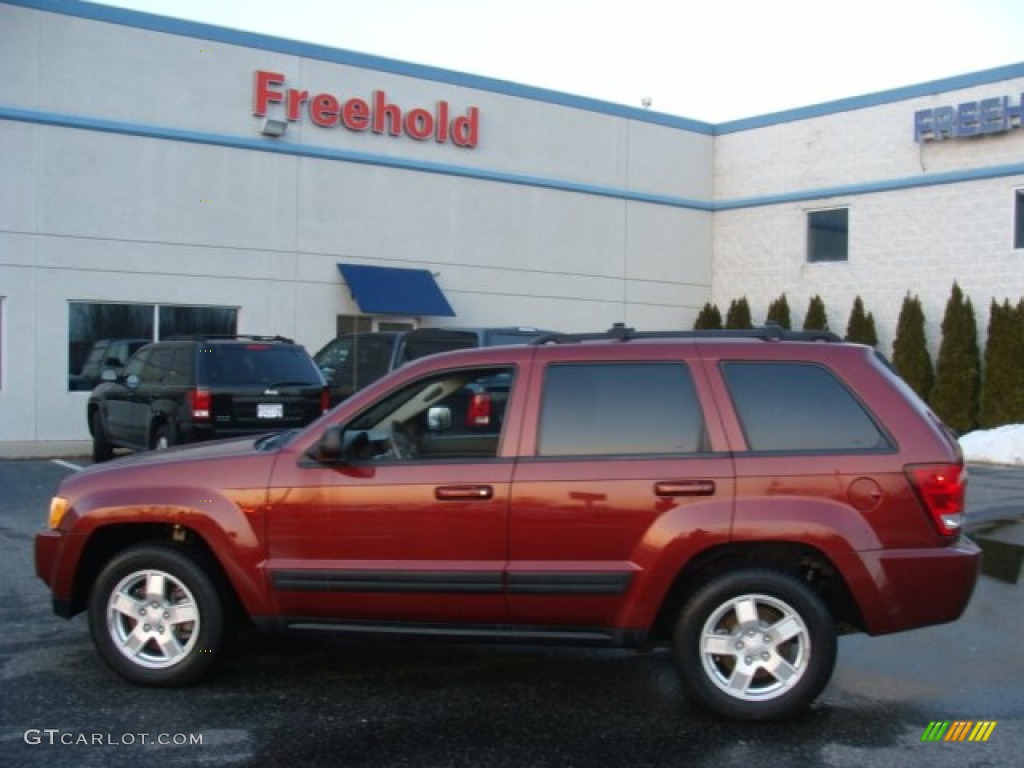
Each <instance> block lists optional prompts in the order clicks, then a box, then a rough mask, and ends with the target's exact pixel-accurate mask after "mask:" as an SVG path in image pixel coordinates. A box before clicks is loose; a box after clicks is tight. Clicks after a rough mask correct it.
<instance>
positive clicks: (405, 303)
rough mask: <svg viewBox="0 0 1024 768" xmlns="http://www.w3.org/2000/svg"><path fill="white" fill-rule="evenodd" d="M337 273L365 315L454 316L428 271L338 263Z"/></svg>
mask: <svg viewBox="0 0 1024 768" xmlns="http://www.w3.org/2000/svg"><path fill="white" fill-rule="evenodd" d="M338 271H339V272H341V276H342V277H343V278H344V280H345V282H346V283H348V289H349V290H350V291H351V292H352V298H353V299H354V300H355V302H356V304H358V305H359V309H360V311H362V312H365V313H366V314H369V315H410V316H415V317H418V316H421V315H433V316H436V317H455V312H454V311H453V310H452V308H451V305H450V304H449V303H448V300H447V299H445V297H444V294H443V293H441V289H440V288H438V286H437V283H436V282H435V281H434V276H433V275H432V274H431V273H430V271H429V270H426V269H397V268H395V267H366V266H361V265H358V266H357V265H355V264H339V265H338Z"/></svg>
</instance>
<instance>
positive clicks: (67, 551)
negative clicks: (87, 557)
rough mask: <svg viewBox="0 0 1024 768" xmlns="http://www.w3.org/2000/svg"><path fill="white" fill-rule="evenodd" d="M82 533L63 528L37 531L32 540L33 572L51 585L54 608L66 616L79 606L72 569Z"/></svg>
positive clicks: (82, 542) (76, 557)
mask: <svg viewBox="0 0 1024 768" xmlns="http://www.w3.org/2000/svg"><path fill="white" fill-rule="evenodd" d="M83 544H84V537H82V536H77V535H75V534H68V533H64V532H63V531H40V532H39V533H37V534H36V537H35V542H34V550H35V566H36V575H37V576H38V577H39V578H40V579H42V580H43V581H44V582H45V583H46V585H47V586H48V587H49V588H50V592H51V594H52V595H53V612H54V613H55V614H57V615H58V616H60V617H62V618H65V619H69V618H71V617H72V616H74V615H75V614H76V613H78V612H79V611H80V610H81V608H79V607H77V606H76V601H75V595H74V573H75V568H76V566H77V564H78V560H79V556H80V555H81V548H82V545H83Z"/></svg>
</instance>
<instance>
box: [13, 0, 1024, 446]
mask: <svg viewBox="0 0 1024 768" xmlns="http://www.w3.org/2000/svg"><path fill="white" fill-rule="evenodd" d="M0 51H2V53H0V157H2V167H3V174H2V176H0V446H3V444H5V443H7V444H14V443H25V442H30V443H34V444H37V445H38V444H42V445H50V446H52V447H53V448H54V450H58V449H59V448H60V447H61V446H62V445H63V444H64V443H65V441H80V440H84V439H86V438H87V436H88V430H87V426H86V421H85V400H86V397H87V393H86V392H84V391H75V390H74V389H72V388H71V386H70V385H69V378H71V377H73V375H74V374H76V373H77V372H78V371H77V368H78V367H79V366H80V365H81V363H82V360H83V358H84V356H85V354H86V353H87V352H88V348H89V346H90V345H91V342H92V341H95V340H96V339H97V338H101V337H105V336H111V335H113V334H116V335H118V336H125V337H139V336H142V337H145V338H153V337H156V336H159V335H161V334H163V335H167V334H169V333H170V332H172V331H183V330H184V331H188V330H195V329H197V328H201V329H203V330H209V329H211V328H216V329H223V328H227V329H229V330H237V331H238V332H240V333H254V334H280V335H284V336H290V337H293V338H295V339H296V340H298V341H300V342H301V343H303V344H304V345H305V346H306V347H307V348H309V349H310V350H311V351H315V350H316V349H317V348H319V347H320V346H321V345H322V344H324V343H325V342H326V341H327V340H328V339H330V338H332V337H333V336H334V335H335V334H336V333H337V332H338V330H339V329H346V328H350V327H364V328H365V327H379V328H389V327H402V326H405V325H420V326H423V325H434V326H437V325H533V326H539V327H547V328H554V329H558V330H565V331H579V330H599V329H603V328H606V327H608V326H609V325H610V324H612V323H615V322H624V323H626V324H627V325H630V326H634V327H637V328H641V329H672V328H689V327H692V325H693V321H694V319H695V317H696V314H697V312H698V311H699V310H700V308H701V307H702V306H703V305H704V303H705V302H708V301H711V302H715V303H716V304H718V306H719V307H720V308H721V309H722V310H723V312H724V310H725V309H726V307H728V305H729V303H730V301H731V300H732V299H735V298H739V297H744V296H745V297H746V298H747V299H748V301H749V303H750V306H751V308H752V310H753V315H754V319H755V321H760V320H761V319H763V317H764V314H765V311H766V309H767V307H768V304H769V303H770V302H771V301H772V300H773V299H775V298H777V297H778V296H780V295H781V294H783V293H785V294H786V296H787V299H788V302H789V305H790V307H791V309H792V311H793V314H794V321H795V324H797V325H799V324H800V323H801V322H802V318H803V313H804V311H805V309H806V307H807V302H808V300H809V299H810V297H812V296H815V295H819V296H821V297H822V299H823V300H824V302H825V305H826V307H827V308H828V311H829V321H830V324H831V327H832V328H833V329H835V330H839V331H840V332H842V331H843V330H844V329H845V324H846V321H847V318H848V315H849V312H850V307H851V305H852V302H853V299H854V298H855V297H856V296H858V295H859V296H861V297H862V298H863V300H864V303H865V305H866V308H867V309H868V310H869V311H871V312H872V313H873V315H874V317H875V320H876V323H877V326H878V330H879V336H880V345H879V346H880V348H882V350H883V351H889V349H890V348H891V342H892V336H893V332H894V330H895V325H896V318H897V316H898V313H899V309H900V304H901V301H902V299H903V297H904V295H905V294H906V293H907V292H908V291H910V292H912V293H915V294H917V295H919V296H920V298H921V300H922V303H923V305H924V309H925V314H926V317H927V319H928V333H929V341H930V343H932V345H933V347H934V346H936V345H937V343H938V337H939V331H938V325H939V322H940V321H941V316H942V313H943V310H944V307H945V303H946V300H947V299H948V297H949V295H950V290H951V287H952V284H953V281H954V280H956V281H958V283H959V285H960V286H961V288H962V289H963V291H964V293H965V294H966V295H967V296H968V297H970V298H971V299H972V301H973V303H974V306H975V309H976V311H977V313H978V319H979V325H980V326H981V327H982V330H984V325H985V322H986V320H987V310H988V305H989V303H990V301H991V300H992V299H996V300H998V301H1002V300H1003V299H1004V298H1009V299H1010V300H1011V301H1014V302H1015V301H1016V300H1017V299H1019V298H1020V297H1021V296H1022V295H1024V128H1022V122H1024V120H1022V98H1024V97H1022V94H1024V63H1020V64H1015V65H1011V66H1007V67H1002V68H999V69H995V70H988V71H984V72H977V73H971V74H965V75H962V76H959V77H954V78H948V79H944V80H936V81H933V82H928V83H922V84H918V85H909V86H907V87H905V88H900V89H898V90H893V91H886V92H881V93H873V94H867V95H861V96H852V97H851V98H848V99H843V100H841V101H836V102H830V103H826V104H820V105H812V106H807V107H805V108H801V109H796V110H791V111H787V112H782V113H776V114H771V115H763V116H756V117H751V118H748V119H744V120H738V121H733V122H729V123H723V124H717V125H713V124H708V123H703V122H699V121H695V120H691V119H687V118H685V117H677V116H671V115H665V114H660V113H657V112H653V111H649V110H645V109H640V108H632V107H626V106H620V105H615V104H609V103H604V102H599V101H594V100H591V99H587V98H581V97H577V96H572V95H568V94H563V93H556V92H552V91H546V90H542V89H538V88H533V87H528V86H521V85H516V84H512V83H508V82H504V81H495V80H490V79H487V78H483V77H478V76H474V75H471V74H465V73H459V72H452V71H446V70H439V69H435V68H431V67H425V66H419V65H416V64H410V63H404V62H399V61H394V60H389V59H381V58H377V57H373V56H367V55H363V54H357V53H353V52H349V51H342V50H335V49H330V48H325V47H322V46H318V45H312V44H304V43H300V42H295V41H290V40H283V39H278V38H273V37H267V36H263V35H257V34H251V33H246V32H240V31H236V30H230V29H224V28H219V27H212V26H207V25H203V24H197V23H191V22H185V21H181V20H176V19H169V18H165V17H159V16H151V15H147V14H140V13H135V12H129V11H125V10H120V9H115V8H109V7H105V6H100V5H92V4H89V3H80V2H58V1H57V0H0Z"/></svg>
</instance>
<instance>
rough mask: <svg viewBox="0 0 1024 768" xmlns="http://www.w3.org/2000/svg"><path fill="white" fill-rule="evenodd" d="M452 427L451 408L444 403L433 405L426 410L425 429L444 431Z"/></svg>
mask: <svg viewBox="0 0 1024 768" xmlns="http://www.w3.org/2000/svg"><path fill="white" fill-rule="evenodd" d="M451 428H452V409H451V408H449V407H448V406H446V405H435V406H433V407H431V408H430V409H428V410H427V430H429V431H430V432H446V431H447V430H449V429H451Z"/></svg>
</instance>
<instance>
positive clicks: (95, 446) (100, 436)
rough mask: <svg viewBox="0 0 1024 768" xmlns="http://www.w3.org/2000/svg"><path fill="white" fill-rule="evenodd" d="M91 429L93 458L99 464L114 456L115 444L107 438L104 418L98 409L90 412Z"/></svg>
mask: <svg viewBox="0 0 1024 768" xmlns="http://www.w3.org/2000/svg"><path fill="white" fill-rule="evenodd" d="M89 431H90V432H92V460H93V461H94V462H96V463H97V464H98V463H100V462H101V461H110V460H111V459H112V458H114V446H113V445H111V443H110V441H109V440H107V433H106V431H105V430H104V429H103V419H102V418H101V417H100V412H99V410H98V409H96V410H93V411H92V413H90V414H89Z"/></svg>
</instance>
